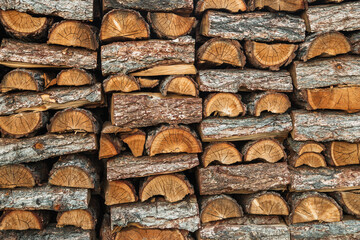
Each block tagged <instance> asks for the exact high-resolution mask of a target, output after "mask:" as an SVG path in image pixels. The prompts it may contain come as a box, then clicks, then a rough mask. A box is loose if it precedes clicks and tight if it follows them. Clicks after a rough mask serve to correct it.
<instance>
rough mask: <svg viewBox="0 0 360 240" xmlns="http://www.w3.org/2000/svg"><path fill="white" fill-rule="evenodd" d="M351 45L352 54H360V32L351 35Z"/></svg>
mask: <svg viewBox="0 0 360 240" xmlns="http://www.w3.org/2000/svg"><path fill="white" fill-rule="evenodd" d="M350 43H351V45H352V50H351V52H352V53H355V54H360V31H358V32H354V33H353V34H351V36H350Z"/></svg>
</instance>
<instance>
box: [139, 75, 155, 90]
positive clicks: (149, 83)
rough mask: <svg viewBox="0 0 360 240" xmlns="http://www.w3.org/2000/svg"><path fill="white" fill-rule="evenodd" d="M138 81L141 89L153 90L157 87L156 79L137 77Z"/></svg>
mask: <svg viewBox="0 0 360 240" xmlns="http://www.w3.org/2000/svg"><path fill="white" fill-rule="evenodd" d="M138 81H139V83H140V87H141V88H154V87H156V86H157V85H159V82H160V81H159V80H158V79H151V78H145V77H139V78H138Z"/></svg>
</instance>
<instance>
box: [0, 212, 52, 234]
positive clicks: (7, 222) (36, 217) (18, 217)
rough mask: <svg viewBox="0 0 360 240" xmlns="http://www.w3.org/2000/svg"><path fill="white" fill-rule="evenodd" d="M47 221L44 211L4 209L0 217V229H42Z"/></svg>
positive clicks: (47, 217)
mask: <svg viewBox="0 0 360 240" xmlns="http://www.w3.org/2000/svg"><path fill="white" fill-rule="evenodd" d="M48 222H49V216H48V214H47V213H46V212H40V211H39V212H36V211H23V210H13V211H4V212H3V214H2V215H1V218H0V230H28V229H38V230H42V229H44V227H45V226H46V225H47V224H48Z"/></svg>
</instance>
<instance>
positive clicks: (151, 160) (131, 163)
mask: <svg viewBox="0 0 360 240" xmlns="http://www.w3.org/2000/svg"><path fill="white" fill-rule="evenodd" d="M106 164H107V179H108V180H109V181H113V180H119V179H126V178H137V177H145V176H150V175H157V174H167V173H175V172H182V171H184V170H187V169H191V168H194V167H196V166H198V165H199V159H198V157H197V154H166V155H159V156H153V157H149V156H143V157H137V158H135V157H133V156H131V155H130V154H124V155H121V156H119V157H115V158H112V159H110V160H108V161H107V163H106Z"/></svg>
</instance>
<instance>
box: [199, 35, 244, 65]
mask: <svg viewBox="0 0 360 240" xmlns="http://www.w3.org/2000/svg"><path fill="white" fill-rule="evenodd" d="M196 57H197V62H198V64H201V65H205V66H206V65H210V66H221V65H230V66H233V67H244V65H245V55H244V52H243V50H242V47H241V45H240V43H239V42H238V41H235V40H230V39H224V38H212V39H210V40H208V41H206V42H205V43H204V44H203V45H202V46H201V47H200V48H199V49H198V50H197V53H196Z"/></svg>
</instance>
